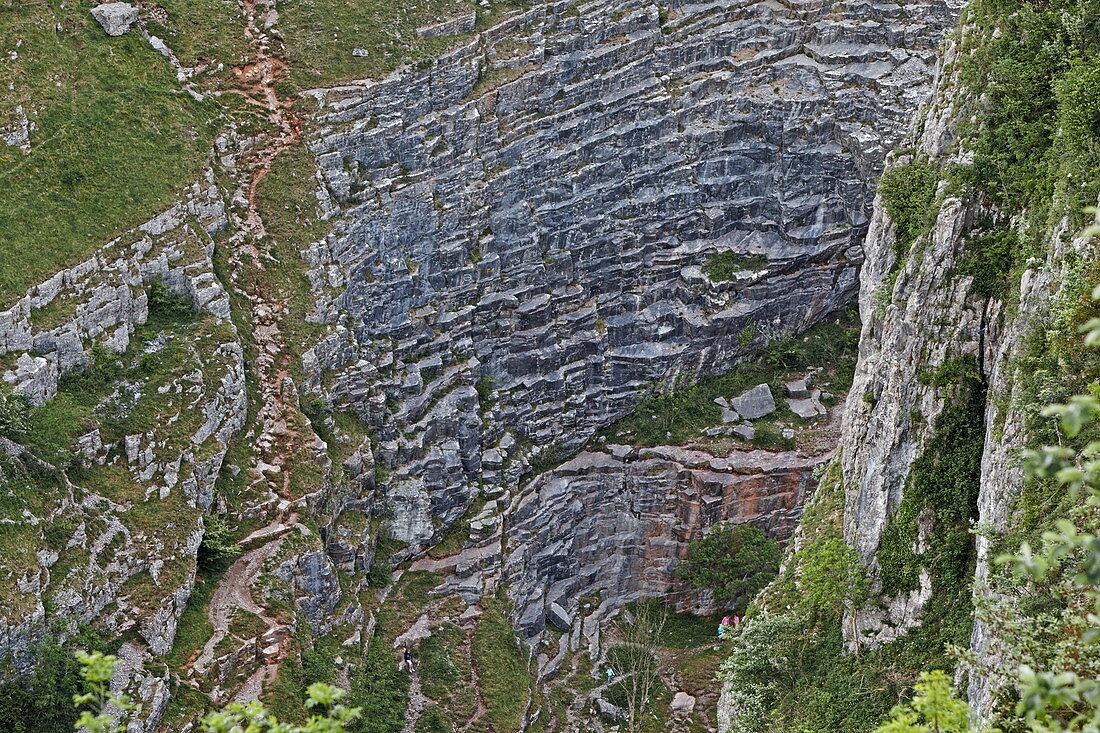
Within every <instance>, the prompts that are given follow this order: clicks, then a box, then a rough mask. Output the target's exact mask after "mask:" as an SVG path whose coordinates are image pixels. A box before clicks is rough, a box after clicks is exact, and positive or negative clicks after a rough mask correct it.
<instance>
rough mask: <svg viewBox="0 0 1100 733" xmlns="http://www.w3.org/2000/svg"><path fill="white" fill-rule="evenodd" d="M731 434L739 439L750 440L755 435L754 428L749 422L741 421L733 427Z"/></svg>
mask: <svg viewBox="0 0 1100 733" xmlns="http://www.w3.org/2000/svg"><path fill="white" fill-rule="evenodd" d="M733 434H734V435H736V436H737V437H738V438H740V439H741V440H752V439H753V438H755V437H756V428H754V427H753V425H752V423H751V422H746V423H741V424H740V425H737V426H735V427H734V428H733Z"/></svg>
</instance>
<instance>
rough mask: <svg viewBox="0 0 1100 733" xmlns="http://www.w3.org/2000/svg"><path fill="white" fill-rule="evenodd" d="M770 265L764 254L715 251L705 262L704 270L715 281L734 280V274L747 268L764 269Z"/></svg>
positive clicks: (752, 269)
mask: <svg viewBox="0 0 1100 733" xmlns="http://www.w3.org/2000/svg"><path fill="white" fill-rule="evenodd" d="M767 266H768V258H767V257H766V256H764V255H741V254H737V253H736V252H732V251H730V250H724V251H722V252H715V253H714V254H711V255H709V256H708V257H707V259H706V261H705V262H704V263H703V272H704V274H706V276H707V277H708V278H710V279H711V280H713V281H714V282H725V281H727V280H732V279H733V276H734V275H736V274H737V273H739V272H744V271H746V270H750V271H756V270H763V269H764V268H766V267H767Z"/></svg>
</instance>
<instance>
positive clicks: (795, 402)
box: [786, 397, 829, 420]
mask: <svg viewBox="0 0 1100 733" xmlns="http://www.w3.org/2000/svg"><path fill="white" fill-rule="evenodd" d="M786 402H787V405H788V406H789V407H790V408H791V412H793V413H794V414H795V415H798V416H799V417H800V418H802V419H803V420H814V419H816V418H819V417H821V416H823V415H827V414H828V412H829V411H828V410H826V409H825V406H824V405H822V404H821V402H819V401H818V400H816V399H814V398H808V399H791V398H789V397H788V398H787V400H786Z"/></svg>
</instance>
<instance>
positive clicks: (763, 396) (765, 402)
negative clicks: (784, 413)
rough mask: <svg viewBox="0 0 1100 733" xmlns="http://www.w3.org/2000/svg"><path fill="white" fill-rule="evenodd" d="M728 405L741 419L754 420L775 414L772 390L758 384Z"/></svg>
mask: <svg viewBox="0 0 1100 733" xmlns="http://www.w3.org/2000/svg"><path fill="white" fill-rule="evenodd" d="M730 405H731V406H732V407H733V409H734V410H736V411H737V414H739V415H740V416H741V417H743V418H746V419H748V420H755V419H756V418H758V417H764V416H765V415H770V414H771V413H773V412H775V398H774V397H772V389H771V387H769V386H768V385H766V384H758V385H756V386H755V387H753V388H752V389H750V390H749V391H748V392H745V393H743V394H741V395H739V396H737V397H734V398H733V399H732V400H730Z"/></svg>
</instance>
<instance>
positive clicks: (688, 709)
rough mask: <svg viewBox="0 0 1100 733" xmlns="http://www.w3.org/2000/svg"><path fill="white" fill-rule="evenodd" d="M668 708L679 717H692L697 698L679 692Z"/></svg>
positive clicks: (673, 697)
mask: <svg viewBox="0 0 1100 733" xmlns="http://www.w3.org/2000/svg"><path fill="white" fill-rule="evenodd" d="M668 707H669V709H670V710H672V712H674V713H676V714H678V715H691V714H692V713H693V712H694V711H695V697H694V696H693V695H689V694H687V693H686V692H683V691H680V692H677V693H676V694H675V695H673V696H672V702H671V703H669V705H668Z"/></svg>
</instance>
